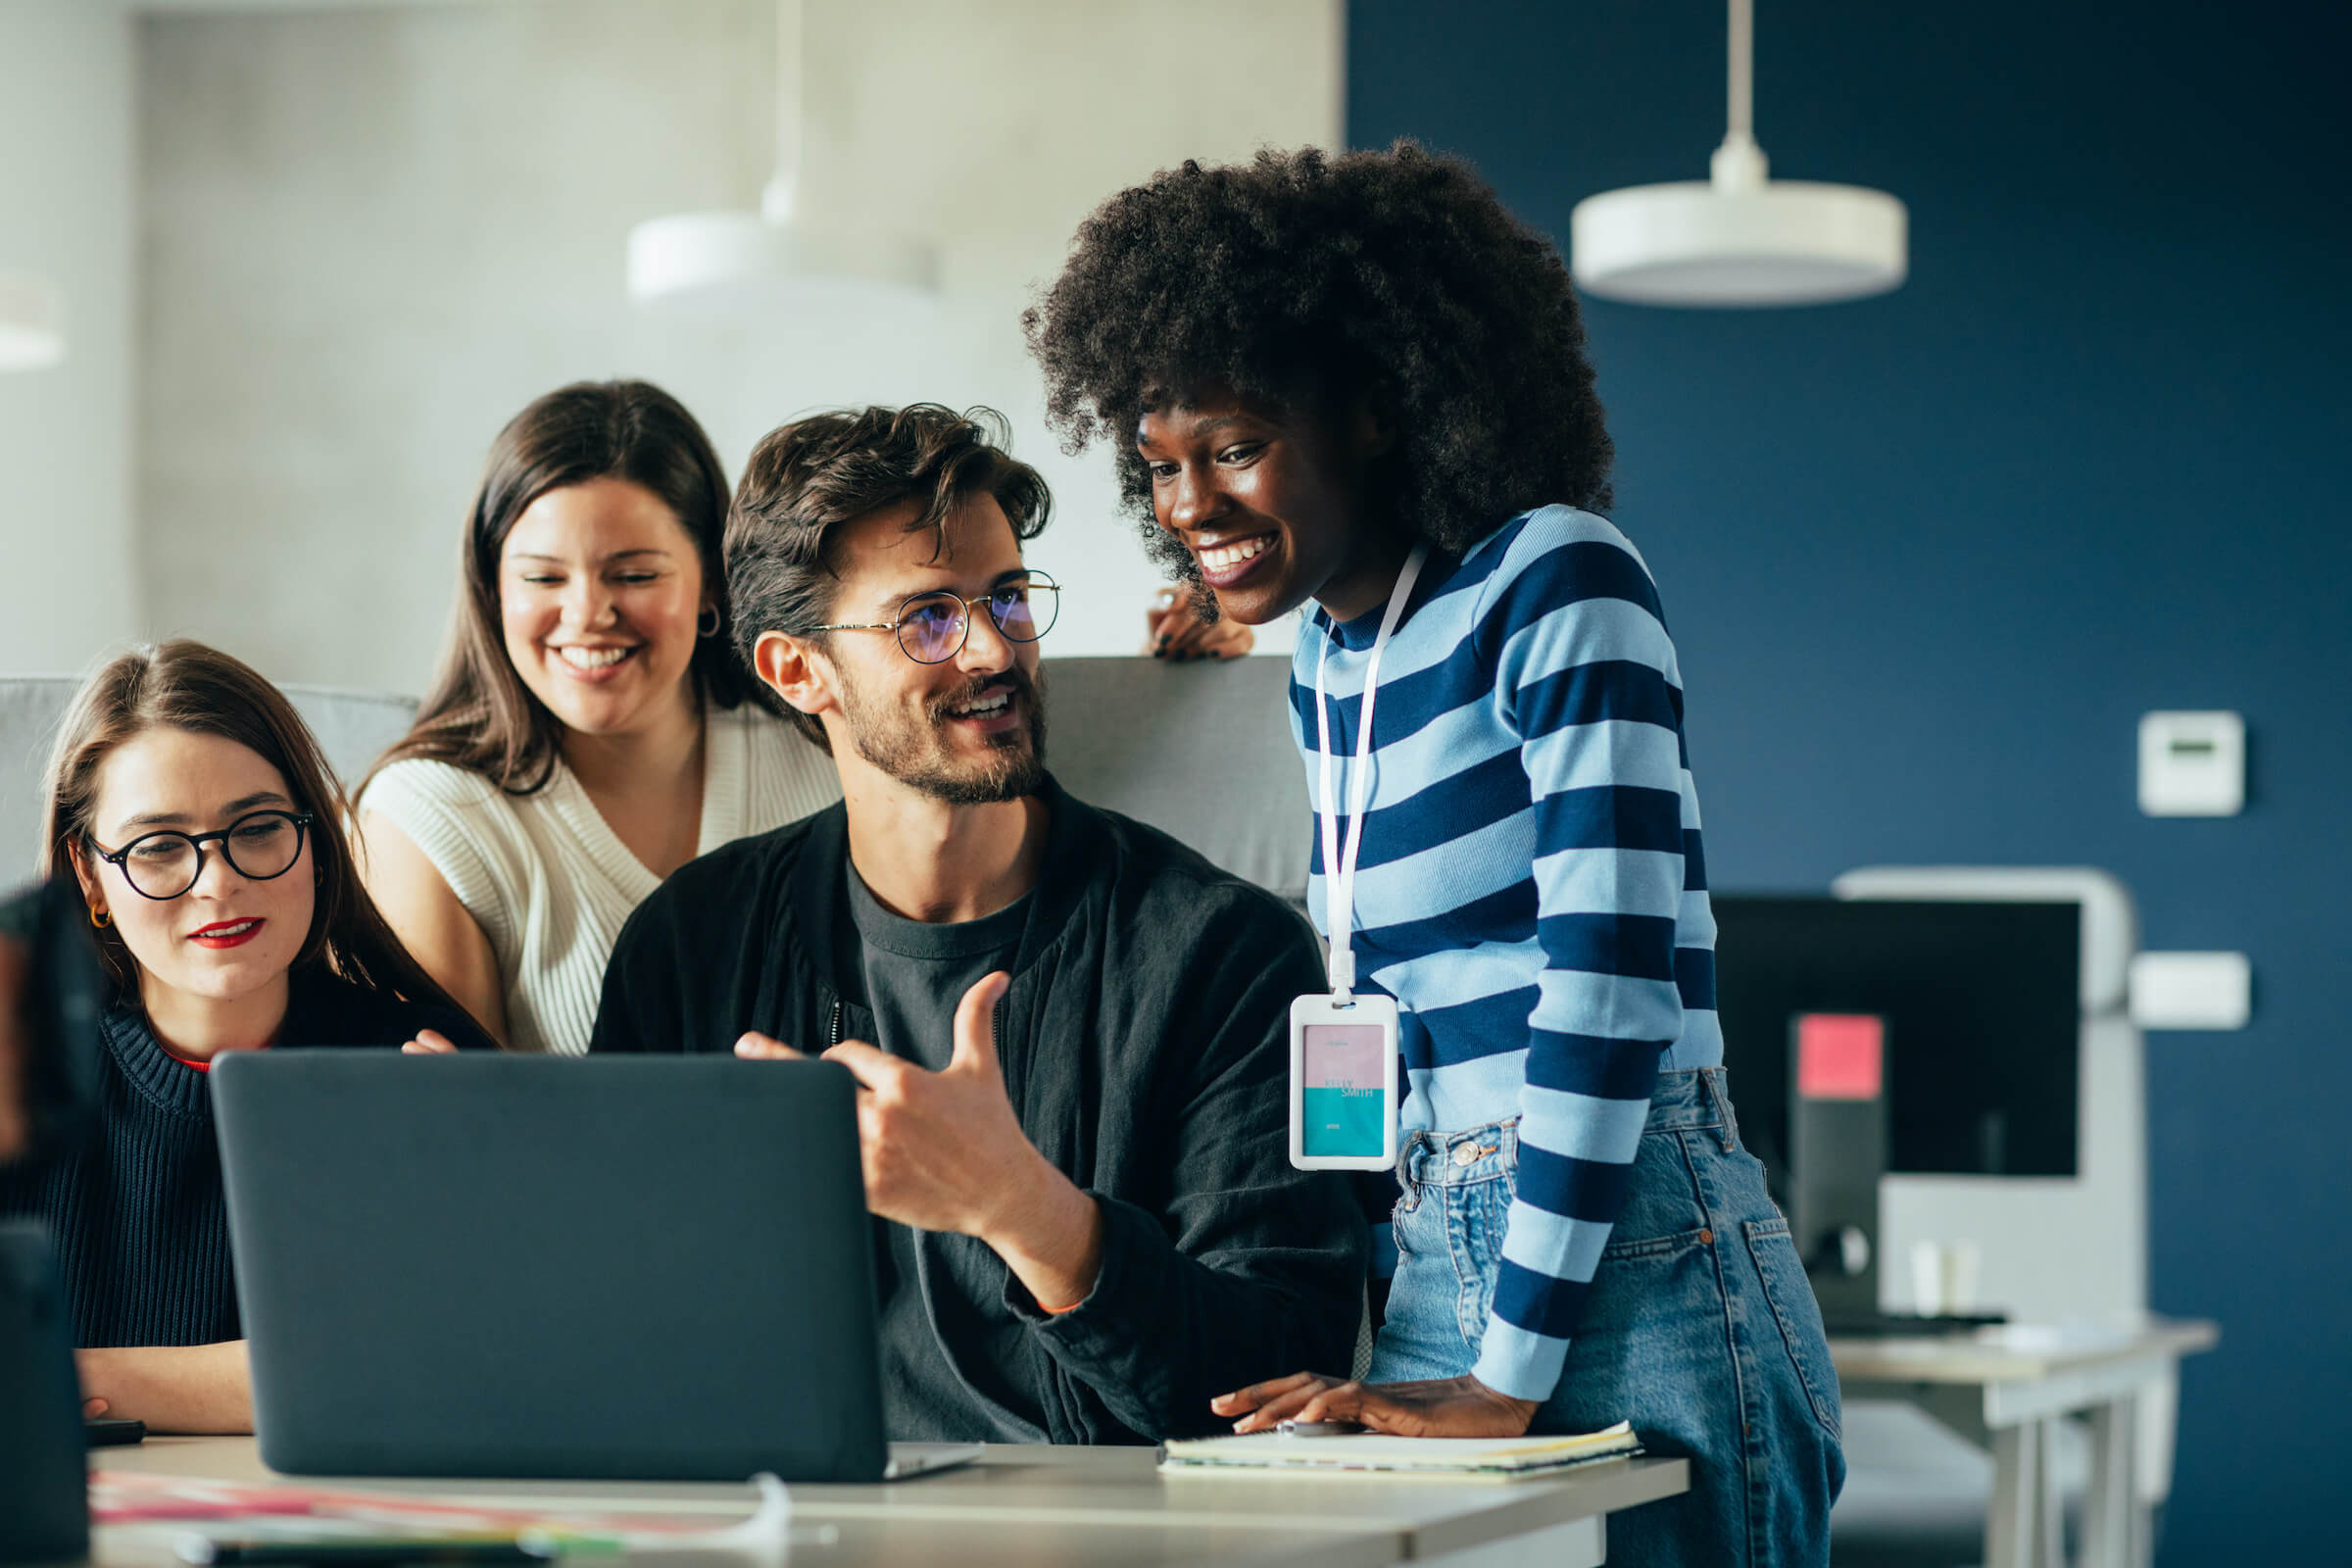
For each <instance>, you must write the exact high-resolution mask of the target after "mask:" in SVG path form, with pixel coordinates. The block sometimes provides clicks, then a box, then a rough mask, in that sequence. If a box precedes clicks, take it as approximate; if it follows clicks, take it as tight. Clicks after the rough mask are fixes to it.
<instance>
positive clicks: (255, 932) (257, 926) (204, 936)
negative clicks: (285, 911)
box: [188, 916, 270, 951]
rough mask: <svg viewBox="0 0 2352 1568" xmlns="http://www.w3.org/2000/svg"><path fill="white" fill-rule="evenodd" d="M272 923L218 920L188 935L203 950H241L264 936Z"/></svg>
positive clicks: (254, 920) (255, 920) (251, 920)
mask: <svg viewBox="0 0 2352 1568" xmlns="http://www.w3.org/2000/svg"><path fill="white" fill-rule="evenodd" d="M269 923H270V922H269V921H267V920H264V919H261V918H260V917H258V916H257V917H255V918H253V919H248V920H216V921H214V922H213V923H212V924H211V925H208V926H204V927H201V928H200V929H198V930H194V931H191V932H189V933H188V940H189V941H190V942H193V943H195V944H196V945H197V946H198V947H201V948H212V949H214V950H215V951H219V950H221V949H222V948H241V947H243V946H244V945H245V944H246V943H248V942H251V941H252V940H253V939H254V938H255V937H258V936H260V935H261V934H262V927H263V926H265V925H268V924H269Z"/></svg>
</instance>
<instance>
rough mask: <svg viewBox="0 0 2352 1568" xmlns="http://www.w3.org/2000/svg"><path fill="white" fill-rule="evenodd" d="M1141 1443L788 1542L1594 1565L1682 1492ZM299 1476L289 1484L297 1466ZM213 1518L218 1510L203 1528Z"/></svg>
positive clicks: (1005, 1462)
mask: <svg viewBox="0 0 2352 1568" xmlns="http://www.w3.org/2000/svg"><path fill="white" fill-rule="evenodd" d="M90 1460H91V1467H92V1468H93V1469H100V1470H141V1471H148V1472H157V1473H165V1474H172V1475H183V1476H203V1477H208V1478H212V1479H217V1480H223V1481H246V1482H258V1481H269V1480H271V1479H273V1477H272V1476H271V1474H270V1471H268V1470H266V1469H265V1468H264V1467H263V1465H262V1463H261V1459H260V1456H259V1455H258V1454H257V1453H256V1451H255V1449H254V1445H253V1440H252V1439H250V1438H153V1439H150V1440H148V1442H146V1443H145V1444H143V1445H141V1446H137V1447H124V1448H100V1449H97V1450H95V1451H94V1452H93V1453H92V1454H91V1456H90ZM1155 1462H1156V1455H1155V1454H1154V1452H1153V1451H1152V1449H1149V1448H1075V1447H1042V1446H1041V1447H1026V1446H1009V1445H1005V1446H1000V1445H991V1446H990V1447H989V1449H988V1451H987V1453H986V1454H985V1455H984V1456H983V1457H982V1459H981V1460H980V1462H979V1463H978V1464H975V1465H970V1466H967V1467H965V1468H963V1469H960V1470H951V1471H946V1472H943V1473H941V1474H939V1475H935V1476H925V1477H922V1478H919V1479H917V1480H913V1481H907V1482H900V1483H896V1484H893V1485H889V1486H877V1487H818V1486H805V1487H795V1488H793V1489H792V1495H793V1504H794V1517H795V1519H796V1520H801V1521H806V1522H809V1523H813V1524H829V1525H832V1526H834V1527H836V1528H837V1529H838V1530H839V1531H840V1537H841V1539H840V1541H839V1543H838V1544H835V1545H832V1546H826V1547H815V1548H810V1549H809V1550H808V1551H807V1552H806V1553H796V1556H795V1564H796V1568H867V1565H877V1568H878V1565H886V1564H887V1565H896V1564H910V1563H937V1562H954V1563H956V1565H957V1568H996V1565H999V1564H1003V1565H1005V1568H1054V1565H1057V1564H1062V1563H1071V1564H1075V1563H1104V1564H1139V1565H1141V1564H1152V1565H1161V1564H1177V1563H1207V1562H1233V1561H1247V1562H1266V1563H1274V1562H1281V1563H1299V1564H1313V1565H1317V1568H1357V1565H1363V1568H1380V1565H1385V1564H1390V1563H1397V1562H1405V1561H1430V1560H1433V1559H1434V1560H1437V1561H1442V1562H1446V1563H1448V1564H1452V1565H1455V1568H1490V1565H1493V1568H1500V1565H1503V1564H1513V1563H1519V1562H1522V1561H1525V1562H1531V1563H1532V1562H1542V1563H1544V1564H1545V1565H1546V1568H1595V1565H1597V1564H1599V1563H1600V1562H1601V1561H1602V1553H1603V1548H1604V1546H1605V1542H1606V1527H1605V1523H1604V1521H1605V1519H1606V1516H1607V1515H1609V1514H1611V1513H1615V1512H1619V1511H1621V1510H1623V1509H1627V1508H1633V1507H1639V1506H1640V1505H1642V1503H1646V1502H1653V1501H1656V1500H1658V1499H1659V1498H1663V1497H1670V1496H1674V1495H1677V1494H1680V1493H1683V1492H1686V1491H1688V1490H1690V1466H1689V1464H1688V1462H1687V1461H1685V1460H1682V1459H1633V1460H1629V1461H1626V1462H1624V1463H1622V1464H1607V1465H1599V1466H1595V1467H1593V1468H1592V1469H1587V1470H1581V1471H1578V1472H1575V1473H1574V1474H1571V1475H1568V1476H1563V1477H1560V1478H1557V1479H1553V1480H1538V1481H1519V1482H1509V1483H1498V1484H1458V1483H1446V1482H1428V1481H1404V1480H1401V1479H1397V1478H1393V1477H1392V1478H1371V1477H1367V1478H1363V1479H1356V1478H1352V1477H1350V1478H1334V1477H1314V1478H1309V1479H1299V1480H1293V1479H1275V1478H1266V1477H1256V1476H1245V1477H1223V1476H1180V1477H1162V1476H1160V1475H1159V1474H1158V1472H1157V1471H1156V1469H1155V1468H1154V1464H1155ZM296 1484H297V1485H299V1484H301V1483H299V1482H297V1483H296ZM319 1485H323V1486H332V1487H334V1488H336V1489H337V1490H344V1491H351V1490H368V1491H383V1492H387V1493H393V1494H398V1495H422V1496H432V1497H445V1498H464V1499H467V1500H470V1501H475V1502H481V1503H488V1502H491V1501H492V1500H494V1499H495V1500H496V1501H497V1502H500V1503H503V1504H508V1505H514V1504H516V1503H517V1502H519V1501H522V1500H523V1499H528V1502H527V1503H526V1504H525V1505H532V1504H536V1505H543V1506H547V1507H551V1508H581V1507H594V1508H596V1509H598V1510H609V1511H629V1510H644V1511H658V1512H661V1513H664V1514H678V1513H708V1514H709V1515H710V1516H711V1522H712V1524H713V1525H717V1524H723V1523H726V1522H728V1521H730V1520H733V1519H739V1518H742V1517H744V1516H745V1515H746V1514H748V1513H749V1512H750V1511H751V1495H750V1492H749V1490H748V1489H747V1488H743V1487H715V1486H692V1485H682V1484H676V1483H613V1482H559V1481H531V1482H516V1481H471V1482H468V1481H388V1480H381V1479H368V1480H355V1481H333V1482H320V1483H319ZM206 1528H208V1529H218V1528H220V1527H217V1526H207V1527H206ZM155 1534H156V1532H155V1531H153V1529H152V1528H150V1527H123V1528H115V1527H104V1528H101V1529H100V1530H99V1532H98V1539H97V1542H96V1544H95V1549H94V1555H93V1561H94V1562H95V1563H96V1564H97V1565H99V1568H160V1565H161V1564H163V1563H165V1562H168V1561H169V1560H170V1559H168V1558H166V1557H163V1556H162V1555H160V1554H159V1553H158V1552H157V1551H156V1550H155V1548H154V1547H153V1546H152V1545H151V1544H148V1542H149V1541H150V1540H151V1539H152V1538H153V1536H154V1535H155Z"/></svg>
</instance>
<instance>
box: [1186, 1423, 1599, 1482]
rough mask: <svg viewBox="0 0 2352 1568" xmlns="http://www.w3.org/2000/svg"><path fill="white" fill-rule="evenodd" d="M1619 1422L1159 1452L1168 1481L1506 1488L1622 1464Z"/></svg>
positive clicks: (1223, 1441) (1277, 1437) (1278, 1436)
mask: <svg viewBox="0 0 2352 1568" xmlns="http://www.w3.org/2000/svg"><path fill="white" fill-rule="evenodd" d="M1641 1446H1642V1444H1641V1440H1640V1439H1638V1438H1636V1437H1635V1436H1634V1429H1633V1426H1632V1425H1631V1424H1630V1423H1628V1422H1624V1421H1620V1422H1618V1423H1617V1424H1616V1425H1615V1426H1613V1427H1609V1428H1607V1429H1605V1430H1603V1431H1600V1432H1587V1433H1582V1434H1579V1435H1577V1436H1575V1437H1565V1438H1390V1437H1381V1436H1378V1435H1376V1434H1373V1433H1368V1432H1365V1433H1352V1434H1348V1435H1346V1436H1339V1437H1332V1436H1317V1437H1298V1436H1294V1435H1291V1434H1287V1433H1280V1432H1256V1433H1251V1434H1250V1436H1248V1437H1246V1438H1185V1439H1178V1440H1176V1441H1174V1442H1170V1443H1167V1444H1164V1445H1162V1446H1161V1447H1160V1460H1159V1468H1160V1469H1161V1470H1162V1471H1163V1472H1166V1473H1168V1474H1171V1475H1176V1474H1185V1473H1192V1474H1201V1473H1205V1472H1208V1471H1217V1472H1220V1473H1225V1474H1232V1473H1235V1472H1244V1471H1255V1472H1258V1473H1261V1474H1281V1475H1301V1474H1304V1475H1318V1474H1330V1475H1345V1474H1348V1473H1350V1472H1355V1473H1361V1472H1364V1471H1380V1472H1383V1473H1387V1474H1392V1475H1419V1476H1432V1477H1452V1478H1456V1479H1461V1480H1485V1481H1508V1480H1511V1479H1513V1478H1515V1477H1520V1476H1537V1475H1545V1474H1549V1473H1551V1472H1553V1471H1557V1470H1560V1469H1563V1468H1565V1467H1566V1466H1569V1465H1575V1464H1589V1463H1592V1462H1593V1461H1595V1460H1600V1459H1622V1458H1625V1457H1627V1456H1628V1455H1630V1454H1633V1453H1637V1452H1639V1451H1641Z"/></svg>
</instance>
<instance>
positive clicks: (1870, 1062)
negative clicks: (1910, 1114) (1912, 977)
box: [1789, 1013, 2008, 1339]
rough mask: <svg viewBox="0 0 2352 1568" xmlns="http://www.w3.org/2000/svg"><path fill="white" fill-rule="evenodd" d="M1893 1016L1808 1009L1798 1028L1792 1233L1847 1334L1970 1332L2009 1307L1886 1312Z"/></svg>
mask: <svg viewBox="0 0 2352 1568" xmlns="http://www.w3.org/2000/svg"><path fill="white" fill-rule="evenodd" d="M1886 1044H1887V1031H1886V1021H1885V1020H1884V1019H1882V1018H1878V1017H1876V1016H1873V1015H1870V1014H1864V1013H1799V1014H1797V1015H1796V1016H1795V1017H1793V1018H1791V1019H1790V1020H1789V1233H1790V1235H1791V1236H1792V1237H1793V1239H1794V1240H1795V1243H1796V1251H1797V1256H1799V1257H1800V1258H1802V1259H1803V1260H1804V1264H1805V1277H1806V1279H1808V1280H1809V1281H1811V1282H1812V1286H1813V1295H1814V1299H1817V1300H1818V1301H1820V1303H1821V1320H1822V1328H1823V1329H1824V1330H1825V1331H1826V1332H1828V1333H1829V1334H1831V1335H1834V1336H1838V1337H1864V1336H1867V1337H1870V1338H1874V1339H1884V1338H1890V1337H1893V1336H1897V1335H1905V1334H1931V1335H1933V1334H1965V1333H1969V1332H1971V1331H1973V1330H1976V1329H1980V1328H1984V1327H1986V1326H1988V1325H1990V1324H1995V1323H2003V1322H2006V1321H2008V1319H2007V1315H2006V1314H2005V1313H2000V1312H1947V1313H1938V1314H1935V1315H1923V1314H1919V1313H1912V1312H1884V1311H1881V1310H1880V1309H1879V1236H1880V1228H1879V1182H1880V1180H1881V1178H1883V1177H1884V1176H1885V1175H1886V1174H1887V1074H1886Z"/></svg>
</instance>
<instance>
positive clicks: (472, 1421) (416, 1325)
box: [212, 1051, 979, 1481]
mask: <svg viewBox="0 0 2352 1568" xmlns="http://www.w3.org/2000/svg"><path fill="white" fill-rule="evenodd" d="M212 1083H213V1094H214V1102H215V1107H216V1111H217V1114H218V1117H219V1121H220V1129H221V1170H222V1175H223V1177H224V1179H225V1181H226V1184H227V1189H228V1217H229V1238H230V1243H231V1246H232V1248H233V1250H234V1254H235V1258H236V1272H237V1301H238V1306H239V1309H240V1311H241V1312H242V1314H243V1317H244V1326H245V1332H246V1336H247V1339H248V1341H249V1344H250V1348H251V1353H252V1362H253V1407H254V1425H255V1432H256V1434H257V1436H258V1437H259V1438H260V1441H261V1452H262V1458H263V1460H264V1461H265V1462H266V1463H268V1464H269V1465H270V1467H271V1468H272V1469H275V1470H281V1471H285V1472H289V1473H291V1474H296V1475H410V1476H515V1477H582V1478H599V1479H644V1480H697V1481H705V1480H727V1481H741V1480H743V1479H744V1478H745V1477H747V1476H750V1475H753V1474H755V1473H757V1472H760V1471H762V1470H765V1471H772V1472H774V1473H775V1474H776V1475H779V1476H781V1477H783V1478H784V1479H785V1480H787V1481H880V1480H884V1479H888V1478H890V1477H894V1476H897V1475H903V1474H912V1473H915V1472H916V1471H919V1470H924V1469H936V1468H941V1467H942V1466H944V1465H946V1464H950V1463H956V1462H959V1461H961V1460H963V1459H966V1458H970V1457H972V1456H974V1455H975V1454H977V1453H978V1451H979V1447H978V1446H977V1445H967V1444H901V1445H889V1444H886V1443H885V1442H884V1438H883V1431H882V1391H881V1385H880V1373H879V1369H878V1366H877V1358H878V1352H877V1348H876V1344H875V1336H874V1262H873V1234H872V1233H873V1226H872V1222H871V1220H870V1219H869V1218H868V1216H867V1214H866V1211H865V1197H864V1192H863V1189H862V1186H861V1185H860V1181H859V1177H858V1124H857V1115H856V1109H855V1103H854V1099H853V1097H854V1095H855V1092H856V1091H855V1086H854V1084H853V1082H852V1080H851V1078H850V1075H849V1074H848V1073H847V1072H846V1071H844V1070H843V1069H841V1068H839V1067H836V1066H832V1065H829V1064H826V1063H822V1062H807V1063H800V1062H768V1061H761V1062H749V1061H737V1060H734V1059H733V1058H731V1057H725V1056H687V1057H682V1058H681V1057H660V1058H648V1057H618V1056H616V1057H601V1056H600V1057H591V1058H589V1059H586V1060H572V1059H563V1058H554V1057H546V1056H494V1055H489V1054H480V1055H462V1056H436V1057H416V1056H402V1055H400V1054H397V1053H394V1052H382V1051H271V1052H266V1053H265V1052H233V1053H229V1054H225V1055H224V1057H223V1058H222V1059H221V1062H220V1063H219V1064H218V1065H217V1066H216V1068H215V1070H214V1073H213V1077H212Z"/></svg>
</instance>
